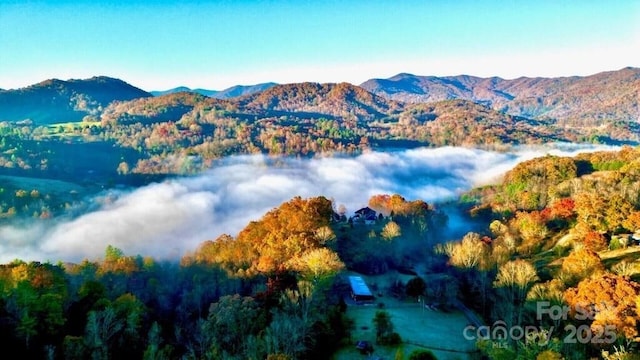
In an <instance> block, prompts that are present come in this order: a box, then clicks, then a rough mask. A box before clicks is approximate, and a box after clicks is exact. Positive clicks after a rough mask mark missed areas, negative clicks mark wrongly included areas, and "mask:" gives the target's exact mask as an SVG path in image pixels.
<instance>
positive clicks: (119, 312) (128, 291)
mask: <svg viewBox="0 0 640 360" xmlns="http://www.w3.org/2000/svg"><path fill="white" fill-rule="evenodd" d="M372 205H375V206H377V208H378V209H379V211H381V215H380V216H377V217H376V218H375V220H374V222H373V223H364V222H362V221H360V220H358V219H354V218H348V217H347V216H346V214H344V212H343V211H341V210H340V209H335V206H334V204H333V203H332V202H331V201H330V200H328V199H326V198H324V197H315V198H309V199H302V198H299V197H295V198H293V199H291V200H290V201H288V202H285V203H283V204H281V205H280V206H279V207H277V208H274V209H272V210H271V211H269V212H268V213H267V214H265V215H264V216H263V217H262V218H261V219H259V220H257V221H253V222H251V223H249V224H248V225H247V226H246V227H245V228H244V229H243V230H242V231H241V232H240V233H239V234H238V235H237V237H235V238H233V237H232V236H230V235H222V236H221V237H220V238H218V239H216V240H215V241H205V242H203V243H202V244H201V245H200V246H199V247H198V248H197V249H195V250H194V251H193V252H191V253H187V254H185V255H184V256H183V257H182V259H181V260H180V262H179V263H178V262H165V261H157V260H155V259H153V258H150V257H143V256H141V255H137V256H127V255H125V254H124V253H123V251H122V250H120V249H118V248H115V247H112V246H108V247H107V249H106V251H105V256H104V259H102V260H99V261H89V260H84V261H82V262H81V263H77V264H71V263H58V264H51V263H38V262H30V263H27V262H24V261H20V260H15V261H13V262H11V263H9V264H5V265H2V266H0V343H1V345H2V347H3V351H5V352H7V353H19V354H23V355H24V356H28V357H30V358H46V359H87V358H91V359H113V358H118V359H176V358H181V359H282V360H284V359H302V358H304V359H328V358H330V357H331V355H332V354H333V353H334V352H335V351H336V350H337V349H338V348H340V347H341V346H343V345H344V344H350V341H351V339H350V333H351V330H352V328H353V321H352V320H351V319H350V318H348V317H347V316H346V315H345V311H346V304H345V302H344V300H343V297H344V296H348V293H349V290H348V285H347V283H346V282H344V281H342V280H340V278H339V277H336V275H337V274H340V273H341V272H342V271H343V270H346V269H349V265H345V263H346V264H355V265H356V266H360V267H362V268H363V270H367V269H368V270H369V272H370V273H376V272H380V271H382V270H386V269H389V268H393V267H395V266H398V265H399V264H401V263H402V262H404V263H405V264H406V261H408V260H411V261H419V260H420V256H421V255H419V254H416V253H414V251H415V249H423V250H424V249H429V248H430V245H428V244H431V243H430V241H433V238H435V237H436V235H435V234H436V233H437V232H438V231H440V230H442V229H443V228H444V227H445V226H446V218H445V217H444V215H443V214H441V213H440V212H439V211H438V210H436V209H435V208H434V207H433V206H431V205H428V204H426V203H424V202H422V201H407V200H405V199H403V198H402V197H400V196H398V195H393V196H387V195H381V196H377V197H374V198H372ZM382 212H384V213H385V214H386V215H382ZM361 234H366V236H365V237H363V238H362V237H361ZM380 246H383V248H381V247H380ZM367 259H368V260H367ZM382 268H383V269H382Z"/></svg>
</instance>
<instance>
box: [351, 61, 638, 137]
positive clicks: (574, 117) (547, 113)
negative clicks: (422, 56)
mask: <svg viewBox="0 0 640 360" xmlns="http://www.w3.org/2000/svg"><path fill="white" fill-rule="evenodd" d="M361 86H362V87H363V88H364V89H366V90H368V91H371V92H373V93H375V94H378V95H381V96H385V97H387V98H389V99H393V100H397V101H405V102H412V103H425V102H433V101H440V100H450V99H465V100H471V101H474V102H477V103H481V104H486V105H487V106H489V107H491V108H493V109H496V110H499V111H502V112H505V113H507V114H511V115H516V116H524V117H528V118H534V119H553V120H556V121H558V122H559V123H562V124H568V125H572V126H576V127H577V126H599V125H602V124H606V123H608V122H629V123H637V121H638V119H639V118H640V105H639V101H640V69H638V68H631V67H627V68H624V69H621V70H618V71H608V72H601V73H598V74H594V75H591V76H584V77H580V76H573V77H560V78H527V77H521V78H517V79H513V80H506V79H502V78H498V77H491V78H480V77H475V76H468V75H459V76H447V77H435V76H417V75H412V74H406V73H403V74H398V75H396V76H393V77H391V78H388V79H371V80H368V81H366V82H364V83H362V84H361ZM634 129H637V125H636V127H634Z"/></svg>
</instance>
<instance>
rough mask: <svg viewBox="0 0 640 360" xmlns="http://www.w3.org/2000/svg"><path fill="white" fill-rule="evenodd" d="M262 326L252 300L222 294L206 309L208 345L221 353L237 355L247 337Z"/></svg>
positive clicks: (263, 324) (257, 310)
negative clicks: (210, 337)
mask: <svg viewBox="0 0 640 360" xmlns="http://www.w3.org/2000/svg"><path fill="white" fill-rule="evenodd" d="M264 326H265V319H264V317H263V313H262V312H261V310H260V307H259V306H258V304H257V303H256V301H255V300H254V299H253V298H251V297H242V296H240V295H237V294H236V295H225V296H222V297H221V298H220V299H219V300H218V302H216V303H213V304H211V306H210V307H209V316H208V318H207V321H206V323H205V329H206V331H207V332H208V333H209V334H210V335H211V336H212V344H210V346H213V347H217V348H218V349H219V350H220V351H221V352H224V353H227V354H230V355H234V356H236V355H238V354H240V351H241V349H242V348H243V346H244V344H245V341H246V340H247V338H248V337H249V336H250V335H256V334H257V333H258V331H259V330H261V329H263V328H264Z"/></svg>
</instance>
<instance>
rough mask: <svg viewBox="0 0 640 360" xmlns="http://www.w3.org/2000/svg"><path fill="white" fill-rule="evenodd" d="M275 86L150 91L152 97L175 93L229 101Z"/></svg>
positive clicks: (178, 88)
mask: <svg viewBox="0 0 640 360" xmlns="http://www.w3.org/2000/svg"><path fill="white" fill-rule="evenodd" d="M275 85H277V84H276V83H272V82H268V83H261V84H256V85H235V86H232V87H229V88H226V89H224V90H207V89H190V88H188V87H186V86H179V87H176V88H173V89H169V90H164V91H151V94H153V96H162V95H168V94H173V93H177V92H185V91H187V92H193V93H196V94H200V95H204V96H208V97H212V98H216V99H230V98H234V97H238V96H243V95H250V94H253V93H257V92H260V91H264V90H266V89H268V88H270V87H273V86H275Z"/></svg>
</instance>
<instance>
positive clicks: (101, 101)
mask: <svg viewBox="0 0 640 360" xmlns="http://www.w3.org/2000/svg"><path fill="white" fill-rule="evenodd" d="M150 96H151V94H149V93H147V92H146V91H143V90H141V89H139V88H137V87H134V86H132V85H129V84H128V83H126V82H124V81H122V80H119V79H113V78H109V77H104V76H100V77H93V78H90V79H86V80H68V81H63V80H58V79H51V80H46V81H43V82H41V83H38V84H35V85H31V86H29V87H25V88H21V89H16V90H4V91H0V121H21V120H27V119H28V120H31V121H32V122H34V123H35V124H50V123H55V122H66V121H79V120H82V118H83V117H85V116H87V115H97V114H99V113H100V112H101V111H102V110H103V108H104V107H106V106H108V105H109V104H110V103H112V102H114V101H126V100H131V99H137V98H144V97H150Z"/></svg>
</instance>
